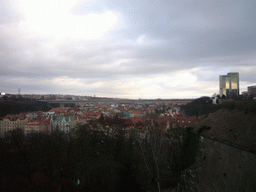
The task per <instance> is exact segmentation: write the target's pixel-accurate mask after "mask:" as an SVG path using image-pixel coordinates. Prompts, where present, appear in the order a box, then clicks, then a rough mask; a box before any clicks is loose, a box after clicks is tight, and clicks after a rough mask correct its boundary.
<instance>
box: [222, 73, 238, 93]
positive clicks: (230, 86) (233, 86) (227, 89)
mask: <svg viewBox="0 0 256 192" xmlns="http://www.w3.org/2000/svg"><path fill="white" fill-rule="evenodd" d="M223 95H225V96H237V95H239V73H237V72H235V73H228V74H227V75H220V96H221V97H222V96H223Z"/></svg>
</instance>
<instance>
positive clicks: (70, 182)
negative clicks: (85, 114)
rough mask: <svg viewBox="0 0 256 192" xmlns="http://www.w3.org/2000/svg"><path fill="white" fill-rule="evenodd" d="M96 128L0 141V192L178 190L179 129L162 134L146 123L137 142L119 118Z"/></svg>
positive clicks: (14, 133) (20, 134) (13, 134)
mask: <svg viewBox="0 0 256 192" xmlns="http://www.w3.org/2000/svg"><path fill="white" fill-rule="evenodd" d="M101 121H102V120H101ZM96 123H99V122H91V123H89V124H85V125H83V126H80V127H79V128H77V129H76V130H75V131H73V132H70V133H69V134H66V133H63V132H60V131H55V132H52V133H51V134H50V135H47V134H31V135H24V134H23V132H22V130H20V129H17V130H12V131H10V132H8V133H7V134H6V135H5V136H4V137H2V138H0V156H1V162H0V166H1V167H0V188H1V191H160V190H161V189H168V188H173V187H175V186H177V184H178V177H179V174H180V170H178V167H179V166H178V162H179V161H180V159H179V158H180V149H181V145H182V138H183V134H184V132H183V130H182V129H176V130H169V131H167V132H166V131H165V132H163V131H162V130H160V129H156V128H154V127H153V126H151V125H150V123H149V124H148V125H146V128H145V129H147V131H146V132H144V133H146V134H144V136H143V139H139V138H138V137H137V136H138V134H136V131H135V130H130V131H129V135H127V129H126V128H125V127H123V126H122V122H120V120H118V119H114V120H109V121H102V122H101V126H102V129H105V130H107V132H106V131H99V130H96V129H95V128H94V126H95V124H96ZM110 124H111V130H112V131H111V134H110V132H108V129H109V125H110ZM139 132H140V133H141V131H139ZM113 133H114V134H113ZM137 133H138V132H137Z"/></svg>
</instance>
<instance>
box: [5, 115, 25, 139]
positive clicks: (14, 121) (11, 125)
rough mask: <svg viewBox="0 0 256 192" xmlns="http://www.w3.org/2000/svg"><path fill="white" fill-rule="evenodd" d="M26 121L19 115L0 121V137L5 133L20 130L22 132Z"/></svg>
mask: <svg viewBox="0 0 256 192" xmlns="http://www.w3.org/2000/svg"><path fill="white" fill-rule="evenodd" d="M27 122H28V119H27V118H25V117H24V116H21V115H13V116H12V115H9V116H6V117H4V118H3V119H2V120H1V121H0V135H1V136H3V135H4V133H5V132H8V131H11V130H13V129H17V128H20V129H22V130H23V131H24V127H25V125H26V124H27Z"/></svg>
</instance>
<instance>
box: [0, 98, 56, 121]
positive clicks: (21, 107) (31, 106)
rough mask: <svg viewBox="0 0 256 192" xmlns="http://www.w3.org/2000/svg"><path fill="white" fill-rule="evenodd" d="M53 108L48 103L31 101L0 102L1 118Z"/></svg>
mask: <svg viewBox="0 0 256 192" xmlns="http://www.w3.org/2000/svg"><path fill="white" fill-rule="evenodd" d="M51 108H52V107H51V106H50V105H49V104H48V103H46V102H40V101H30V100H27V99H20V100H18V99H16V100H6V101H1V102H0V109H1V110H0V117H3V116H6V115H7V114H19V113H22V112H34V111H49V110H50V109H51Z"/></svg>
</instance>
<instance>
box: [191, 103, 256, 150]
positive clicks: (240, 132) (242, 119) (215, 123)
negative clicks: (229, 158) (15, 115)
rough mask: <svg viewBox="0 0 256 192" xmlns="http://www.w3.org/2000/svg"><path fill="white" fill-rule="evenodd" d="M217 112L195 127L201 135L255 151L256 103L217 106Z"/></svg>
mask: <svg viewBox="0 0 256 192" xmlns="http://www.w3.org/2000/svg"><path fill="white" fill-rule="evenodd" d="M219 108H220V109H219V110H218V111H216V112H214V113H212V114H210V115H208V117H207V118H206V119H204V120H202V121H201V122H199V123H198V124H197V125H196V126H195V129H194V130H195V131H197V132H199V133H201V134H202V135H205V136H208V137H213V138H216V139H220V140H223V141H227V142H230V143H233V144H235V145H238V146H241V147H244V148H247V149H249V150H251V151H254V152H255V151H256V102H255V101H252V100H251V101H236V102H227V103H224V104H222V105H220V106H219Z"/></svg>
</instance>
